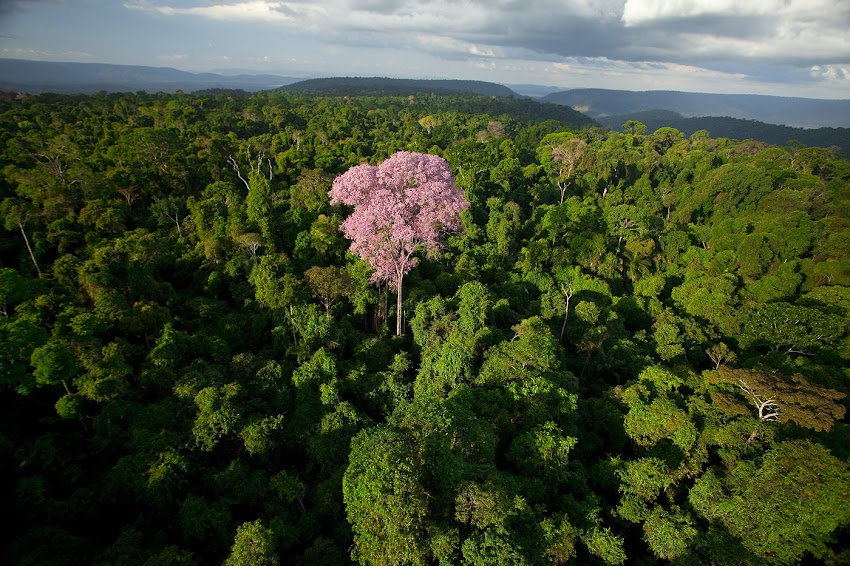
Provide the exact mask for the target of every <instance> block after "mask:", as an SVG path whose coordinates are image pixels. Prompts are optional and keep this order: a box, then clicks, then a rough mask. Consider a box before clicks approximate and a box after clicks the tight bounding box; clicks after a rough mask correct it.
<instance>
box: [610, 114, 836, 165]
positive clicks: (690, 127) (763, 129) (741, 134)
mask: <svg viewBox="0 0 850 566" xmlns="http://www.w3.org/2000/svg"><path fill="white" fill-rule="evenodd" d="M629 120H636V121H638V122H641V123H643V124H644V125H645V126H646V128H647V132H648V133H652V132H654V131H655V130H657V129H658V128H663V127H669V128H676V129H677V130H679V131H680V132H682V133H683V134H685V135H686V136H690V135H691V134H693V133H694V132H696V131H698V130H706V131H707V132H708V133H709V135H710V136H711V137H712V138H730V139H735V140H748V139H749V140H757V141H762V142H765V143H769V144H773V145H781V146H787V145H790V143H791V142H799V143H801V144H803V145H806V146H809V147H826V148H831V147H836V148H838V149H839V150H840V151H841V152H842V153H843V154H844V155H850V128H791V127H789V126H779V125H776V124H767V123H765V122H759V121H756V120H744V119H741V118H729V117H723V116H719V117H718V116H699V117H694V118H685V117H683V116H682V115H681V114H677V113H676V112H672V111H669V110H645V111H643V112H635V113H634V114H623V115H620V116H605V117H603V118H597V119H596V121H597V122H599V123H600V124H602V125H603V126H605V127H606V128H611V129H612V130H615V131H618V132H619V131H622V130H623V124H624V123H625V122H627V121H629Z"/></svg>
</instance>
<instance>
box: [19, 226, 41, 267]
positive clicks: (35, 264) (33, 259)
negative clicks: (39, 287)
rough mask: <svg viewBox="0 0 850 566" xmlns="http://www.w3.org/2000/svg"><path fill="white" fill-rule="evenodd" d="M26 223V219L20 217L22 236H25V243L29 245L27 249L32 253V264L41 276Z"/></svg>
mask: <svg viewBox="0 0 850 566" xmlns="http://www.w3.org/2000/svg"><path fill="white" fill-rule="evenodd" d="M24 224H26V219H24V220H23V221H21V219H20V218H18V228H20V230H21V236H23V237H24V244H26V246H27V251H28V252H29V253H30V259H31V260H32V264H33V265H34V266H35V270H36V272H37V273H38V276H39V277H41V268H40V267H38V262H37V261H35V254H34V253H33V251H32V246H30V240H29V238H27V233H26V231H25V230H24Z"/></svg>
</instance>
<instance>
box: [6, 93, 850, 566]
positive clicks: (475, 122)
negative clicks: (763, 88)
mask: <svg viewBox="0 0 850 566" xmlns="http://www.w3.org/2000/svg"><path fill="white" fill-rule="evenodd" d="M516 103H517V101H514V102H511V103H510V104H509V103H506V102H505V103H501V102H499V103H494V98H493V97H490V96H479V95H471V94H445V95H437V94H413V95H407V94H405V95H404V96H390V95H381V96H365V95H364V96H308V95H305V94H298V93H288V92H284V91H271V92H262V93H257V94H251V95H249V94H246V93H239V92H208V93H199V94H195V95H188V94H183V93H177V94H173V95H172V94H145V93H137V94H106V93H100V94H93V95H39V96H30V97H25V98H23V99H20V100H2V101H0V146H2V147H3V151H2V157H0V159H1V160H2V163H0V168H1V170H2V177H0V191H2V195H0V197H2V204H0V217H1V218H2V220H3V228H4V229H5V230H3V231H2V232H0V234H2V236H0V309H2V310H0V359H2V364H1V365H0V404H2V405H0V407H2V411H0V423H2V426H0V456H2V457H0V486H2V489H0V504H1V505H2V508H3V509H5V510H6V511H7V513H6V514H7V515H8V516H9V517H12V518H13V520H12V521H11V522H10V524H9V525H8V526H7V527H6V528H5V529H3V532H2V534H0V563H3V564H16V565H22V566H23V565H45V564H51V565H60V564H62V565H65V564H68V565H71V564H73V565H79V564H96V565H115V564H122V565H146V566H154V565H176V564H185V565H206V564H222V563H224V564H228V565H276V564H302V565H311V566H314V565H321V564H326V565H338V564H346V563H360V564H445V565H450V564H475V565H485V564H529V565H531V564H588V563H589V564H601V563H605V564H624V563H627V562H629V563H632V564H655V563H659V564H661V563H667V562H674V563H676V564H683V565H690V564H693V565H698V564H751V565H757V564H793V563H800V562H802V563H806V564H814V563H823V564H839V563H846V562H847V561H848V560H850V544H848V541H850V506H848V505H847V501H850V464H848V462H850V426H849V425H848V420H847V403H848V400H847V393H848V390H850V371H849V370H850V338H848V332H850V255H848V249H850V214H848V211H850V163H848V162H847V161H846V160H844V159H842V158H840V157H839V156H837V155H836V154H834V153H833V152H831V151H830V150H829V149H821V148H802V147H790V148H787V147H776V146H771V145H769V144H766V143H762V142H754V141H734V140H731V139H727V138H712V137H710V136H709V135H708V133H707V132H705V131H696V132H694V133H693V134H691V135H689V136H686V135H684V134H683V133H682V132H680V131H678V130H676V129H672V128H661V129H658V130H656V131H649V130H647V129H646V127H645V126H644V125H643V124H641V123H638V122H634V123H632V124H631V125H630V126H629V128H628V131H627V132H625V133H617V132H611V131H608V130H602V129H599V128H597V127H594V126H593V125H592V124H590V123H589V121H584V122H580V123H575V122H565V121H559V120H558V119H556V116H552V115H548V116H547V115H542V116H541V115H535V114H533V113H532V112H530V111H523V112H518V113H511V109H512V108H519V107H518V106H515V104H516ZM533 104H536V103H533ZM536 107H537V108H546V106H544V105H537V106H536ZM399 152H405V153H401V154H400V153H399ZM420 154H424V155H420ZM398 159H402V160H403V161H405V162H410V163H413V162H421V163H428V164H431V165H433V171H435V172H437V173H439V175H440V181H441V184H442V185H443V186H445V187H446V189H445V190H446V191H447V192H448V193H450V194H451V198H452V199H454V206H453V208H452V209H451V211H452V213H453V214H458V215H459V216H457V217H455V216H451V217H446V218H447V219H446V220H444V221H441V222H440V223H437V224H432V225H426V224H419V225H416V226H419V228H415V229H413V228H411V229H410V230H407V232H405V234H406V235H407V236H417V235H420V234H419V232H418V230H425V228H429V229H440V228H451V230H448V232H451V233H446V232H447V231H443V233H442V236H441V238H442V240H440V241H439V242H438V241H437V240H436V239H434V240H433V241H430V240H429V243H428V245H427V246H426V245H424V244H423V245H422V246H420V247H421V248H423V249H424V248H426V247H427V249H429V250H430V252H429V253H427V254H426V253H424V252H416V251H415V249H414V251H413V252H412V253H411V254H410V255H409V256H407V259H409V260H410V264H408V265H407V267H409V268H410V269H409V272H407V273H406V274H405V275H404V277H403V279H402V289H401V291H403V292H401V293H399V292H398V291H399V289H398V288H393V287H392V286H391V285H388V284H387V283H386V282H383V283H382V282H381V281H385V280H383V279H381V278H380V277H378V278H375V277H373V274H374V270H373V267H372V265H371V264H370V263H368V262H366V261H364V260H363V259H361V257H360V256H358V255H357V254H355V253H353V252H352V251H350V244H351V242H350V241H349V240H348V239H347V238H346V237H345V235H344V233H343V232H342V231H341V230H340V227H341V226H350V224H345V225H344V224H343V223H344V222H346V220H347V219H349V218H350V217H351V216H352V215H353V214H354V213H355V211H356V210H357V206H358V205H359V203H360V202H361V201H357V200H356V199H355V200H346V198H347V197H346V198H343V197H345V196H346V195H347V194H348V193H345V190H348V191H349V193H350V192H356V190H357V189H358V187H360V186H366V185H368V184H369V183H373V182H374V179H379V178H380V177H378V176H377V174H376V173H375V170H381V169H380V167H381V166H382V165H383V164H385V163H395V160H398ZM358 166H359V168H357V167H358ZM351 171H353V172H354V173H350V172H351ZM417 171H418V170H417ZM429 171H430V169H429ZM447 172H448V173H447ZM420 173H421V171H419V172H414V173H409V174H408V173H405V175H406V176H405V177H404V178H403V179H402V184H403V185H404V187H405V188H406V189H416V188H418V187H419V184H420V183H425V182H430V181H431V180H432V178H431V177H429V176H427V175H426V177H425V178H424V181H420V180H419V179H420ZM435 174H436V173H435ZM370 175H371V176H370ZM428 175H432V173H428ZM361 178H362V179H363V180H364V181H363V182H362V183H360V184H358V183H359V182H358V179H361ZM335 179H342V180H337V181H336V183H335ZM368 179H372V181H368V182H367V180H368ZM452 187H456V188H457V190H455V189H454V188H452ZM332 188H333V192H332V193H331V195H330V196H329V192H331V190H332ZM435 198H440V199H442V198H444V197H443V196H438V197H435ZM332 199H333V200H332ZM331 202H333V203H334V204H331ZM349 202H350V203H353V204H346V203H349ZM405 202H406V203H407V204H408V205H411V206H412V205H413V204H414V203H413V201H412V200H411V201H402V203H405ZM420 204H421V205H422V206H424V205H425V204H427V203H420ZM407 210H408V211H409V209H407ZM414 220H418V221H421V220H422V219H421V218H419V219H416V218H414ZM455 221H456V223H455ZM360 228H361V229H362V228H363V226H362V225H361V226H360ZM367 228H368V226H367ZM346 233H350V232H346ZM382 241H383V242H384V243H383V244H382V245H386V246H391V245H394V242H395V240H394V239H393V238H389V237H388V238H384V239H383V240H382ZM414 241H416V240H415V238H414ZM431 244H434V245H431ZM437 244H442V247H441V246H440V245H437ZM361 249H362V248H361ZM398 297H400V299H399V301H400V302H398V303H397V298H398ZM397 304H398V305H399V306H397ZM396 320H400V331H401V332H400V333H397V332H396ZM396 334H400V335H396Z"/></svg>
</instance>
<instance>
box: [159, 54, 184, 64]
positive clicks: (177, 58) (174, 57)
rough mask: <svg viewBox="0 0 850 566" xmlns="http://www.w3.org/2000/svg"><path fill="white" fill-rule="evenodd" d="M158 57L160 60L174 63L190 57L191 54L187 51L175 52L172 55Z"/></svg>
mask: <svg viewBox="0 0 850 566" xmlns="http://www.w3.org/2000/svg"><path fill="white" fill-rule="evenodd" d="M156 58H157V60H158V61H166V62H169V63H173V62H177V61H184V60H186V59H188V58H189V56H188V55H186V54H185V53H173V54H171V55H157V56H156Z"/></svg>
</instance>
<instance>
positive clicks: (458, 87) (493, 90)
mask: <svg viewBox="0 0 850 566" xmlns="http://www.w3.org/2000/svg"><path fill="white" fill-rule="evenodd" d="M281 90H286V91H289V92H321V93H322V94H330V95H338V96H346V95H347V96H363V95H375V94H416V93H432V94H449V93H452V94H453V93H470V94H481V95H485V96H514V97H519V96H520V95H518V94H517V93H515V92H514V91H512V90H511V89H509V88H508V87H506V86H504V85H500V84H496V83H488V82H485V81H465V80H428V79H392V78H387V77H329V78H322V79H307V80H303V81H298V82H295V83H291V84H288V85H286V86H284V87H281Z"/></svg>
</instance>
